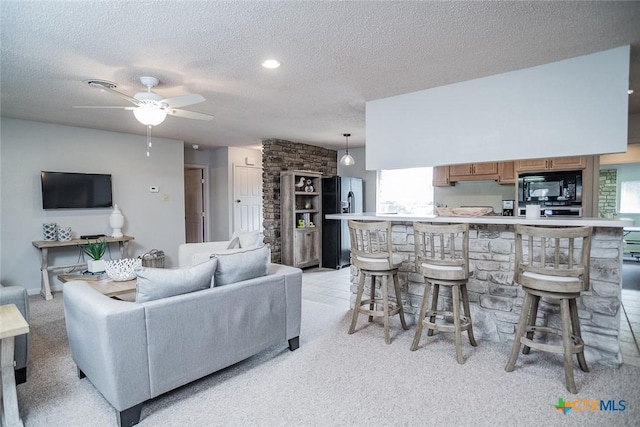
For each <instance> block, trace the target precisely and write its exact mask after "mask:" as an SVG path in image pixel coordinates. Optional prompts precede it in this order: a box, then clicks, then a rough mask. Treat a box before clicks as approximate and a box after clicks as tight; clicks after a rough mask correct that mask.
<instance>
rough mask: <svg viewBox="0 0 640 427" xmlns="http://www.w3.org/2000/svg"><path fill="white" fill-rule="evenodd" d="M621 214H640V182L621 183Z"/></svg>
mask: <svg viewBox="0 0 640 427" xmlns="http://www.w3.org/2000/svg"><path fill="white" fill-rule="evenodd" d="M620 213H640V181H622V182H621V183H620Z"/></svg>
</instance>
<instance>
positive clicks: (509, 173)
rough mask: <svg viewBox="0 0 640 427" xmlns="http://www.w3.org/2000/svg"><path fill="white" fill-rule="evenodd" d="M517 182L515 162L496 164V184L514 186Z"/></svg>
mask: <svg viewBox="0 0 640 427" xmlns="http://www.w3.org/2000/svg"><path fill="white" fill-rule="evenodd" d="M517 180H518V176H517V174H516V165H515V162H500V163H498V184H515V183H516V181H517Z"/></svg>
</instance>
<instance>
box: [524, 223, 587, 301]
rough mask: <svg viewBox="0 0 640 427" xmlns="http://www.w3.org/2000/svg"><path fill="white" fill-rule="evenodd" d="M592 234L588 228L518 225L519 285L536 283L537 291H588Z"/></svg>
mask: <svg viewBox="0 0 640 427" xmlns="http://www.w3.org/2000/svg"><path fill="white" fill-rule="evenodd" d="M592 232H593V229H592V227H588V226H587V227H533V226H528V225H520V224H518V225H516V227H515V244H516V248H515V254H516V258H515V274H516V277H515V280H516V282H517V283H520V284H525V285H526V284H527V282H528V281H531V280H535V282H536V284H537V285H536V286H537V287H538V288H540V289H541V290H548V291H552V292H563V288H565V289H564V291H575V292H580V291H588V290H589V257H590V255H591V235H592ZM545 277H546V278H548V279H549V280H546V279H545ZM545 283H546V285H545ZM545 286H546V287H547V289H544V288H545Z"/></svg>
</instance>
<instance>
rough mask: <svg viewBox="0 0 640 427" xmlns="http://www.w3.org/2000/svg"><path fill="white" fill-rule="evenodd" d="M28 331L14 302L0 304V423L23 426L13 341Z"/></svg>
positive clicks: (27, 325)
mask: <svg viewBox="0 0 640 427" xmlns="http://www.w3.org/2000/svg"><path fill="white" fill-rule="evenodd" d="M26 333H29V324H28V323H27V321H26V320H24V317H22V313H20V310H18V307H16V305H15V304H6V305H0V347H2V349H1V350H0V369H1V370H2V389H0V393H1V394H2V403H3V407H4V410H3V411H2V425H3V426H6V427H14V426H23V425H24V424H22V420H21V419H20V412H19V411H18V393H17V390H16V377H15V373H14V371H13V350H14V341H15V337H16V336H17V335H22V334H26Z"/></svg>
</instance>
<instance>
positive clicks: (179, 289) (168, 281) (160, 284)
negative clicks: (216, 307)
mask: <svg viewBox="0 0 640 427" xmlns="http://www.w3.org/2000/svg"><path fill="white" fill-rule="evenodd" d="M217 265H218V261H217V260H216V259H210V260H209V261H207V262H203V263H201V264H197V265H194V266H191V267H186V268H178V269H166V270H165V269H164V268H151V267H136V268H135V270H134V271H135V272H136V276H138V281H137V283H136V302H138V303H140V302H146V301H153V300H156V299H160V298H166V297H172V296H174V295H180V294H186V293H188V292H195V291H199V290H202V289H207V288H212V287H213V286H214V272H215V271H216V266H217Z"/></svg>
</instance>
